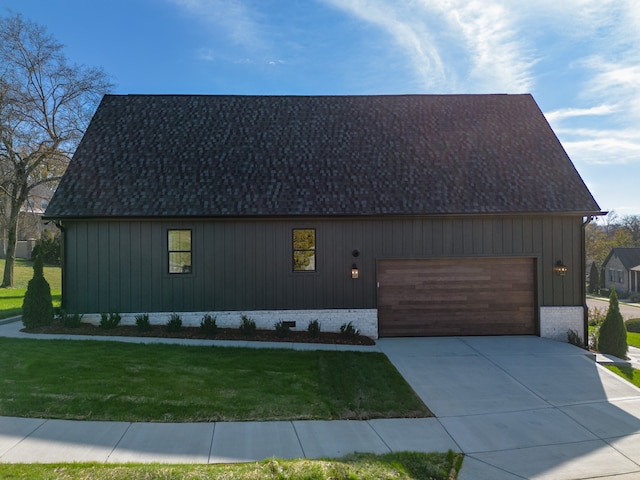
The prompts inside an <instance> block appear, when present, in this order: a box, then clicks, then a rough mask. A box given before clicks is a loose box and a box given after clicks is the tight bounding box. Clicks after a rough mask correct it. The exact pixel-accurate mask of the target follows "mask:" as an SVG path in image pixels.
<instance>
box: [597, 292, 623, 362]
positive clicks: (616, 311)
mask: <svg viewBox="0 0 640 480" xmlns="http://www.w3.org/2000/svg"><path fill="white" fill-rule="evenodd" d="M627 348H628V347H627V329H626V328H625V326H624V320H623V319H622V314H621V313H620V306H619V305H618V295H617V294H616V289H615V287H611V295H610V296H609V309H608V310H607V316H606V317H605V319H604V321H603V322H602V326H600V332H599V337H598V350H599V351H600V353H608V354H610V355H615V356H616V357H618V358H626V356H627Z"/></svg>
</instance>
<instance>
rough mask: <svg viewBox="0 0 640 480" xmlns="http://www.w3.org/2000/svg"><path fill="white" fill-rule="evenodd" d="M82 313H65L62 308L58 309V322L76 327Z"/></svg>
mask: <svg viewBox="0 0 640 480" xmlns="http://www.w3.org/2000/svg"><path fill="white" fill-rule="evenodd" d="M82 317H83V315H80V314H79V313H67V312H65V311H64V310H60V323H62V326H63V327H66V328H78V327H79V326H80V324H81V323H82Z"/></svg>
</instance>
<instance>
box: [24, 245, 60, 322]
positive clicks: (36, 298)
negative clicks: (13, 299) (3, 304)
mask: <svg viewBox="0 0 640 480" xmlns="http://www.w3.org/2000/svg"><path fill="white" fill-rule="evenodd" d="M52 322H53V302H52V300H51V287H50V286H49V283H48V282H47V280H46V279H45V278H44V267H43V264H42V257H41V256H40V255H38V256H37V257H36V259H35V261H34V262H33V278H32V279H31V280H29V284H28V285H27V293H25V295H24V301H23V303H22V323H24V326H25V327H27V328H32V327H40V326H44V325H51V323H52Z"/></svg>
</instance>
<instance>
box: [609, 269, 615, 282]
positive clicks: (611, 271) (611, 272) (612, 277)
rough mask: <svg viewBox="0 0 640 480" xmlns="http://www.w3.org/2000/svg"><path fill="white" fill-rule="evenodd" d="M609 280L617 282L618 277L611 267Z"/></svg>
mask: <svg viewBox="0 0 640 480" xmlns="http://www.w3.org/2000/svg"><path fill="white" fill-rule="evenodd" d="M609 281H610V282H615V281H616V278H615V276H614V273H613V270H612V269H609Z"/></svg>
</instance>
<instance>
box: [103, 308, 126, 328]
mask: <svg viewBox="0 0 640 480" xmlns="http://www.w3.org/2000/svg"><path fill="white" fill-rule="evenodd" d="M121 320H122V317H121V316H120V314H119V313H116V312H114V313H109V314H107V313H101V314H100V328H104V329H105V330H112V329H114V328H116V327H117V326H118V325H120V321H121Z"/></svg>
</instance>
